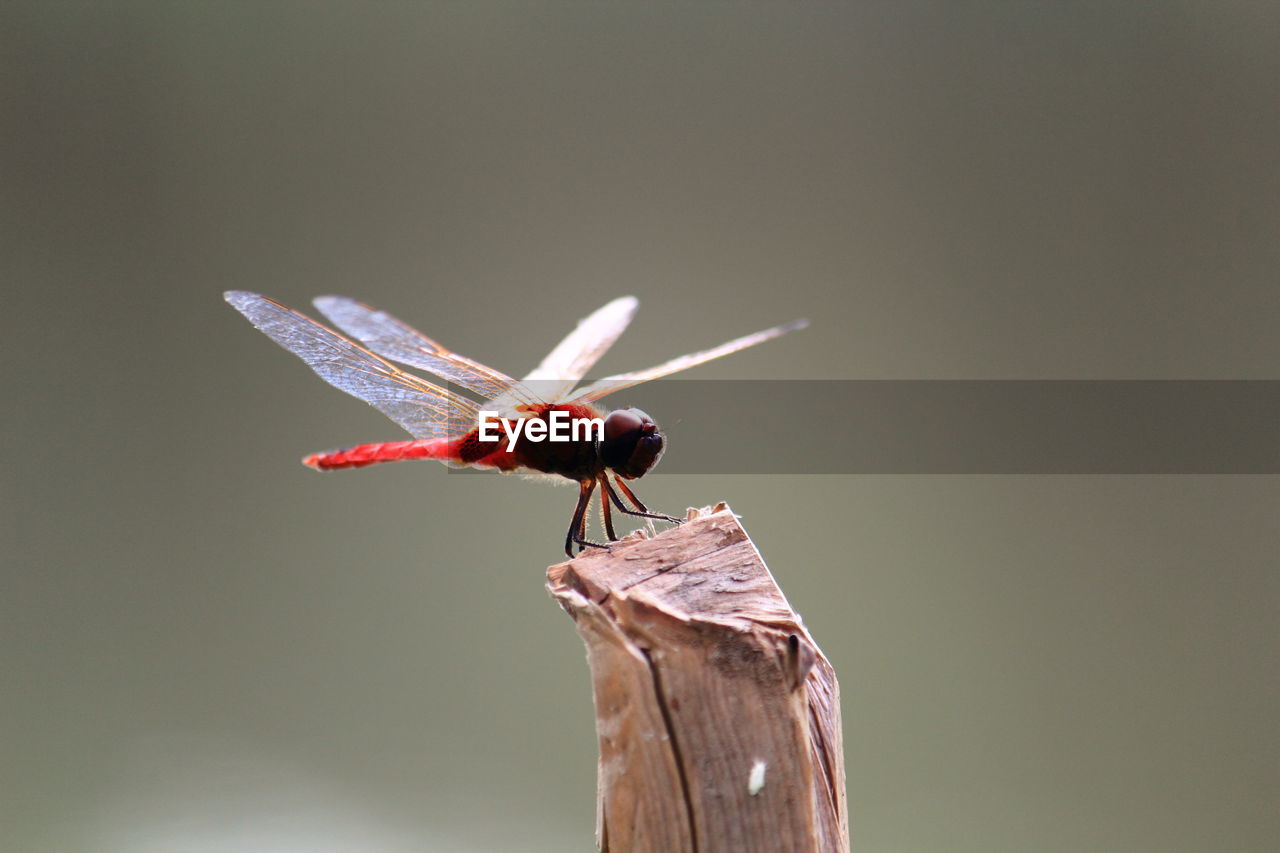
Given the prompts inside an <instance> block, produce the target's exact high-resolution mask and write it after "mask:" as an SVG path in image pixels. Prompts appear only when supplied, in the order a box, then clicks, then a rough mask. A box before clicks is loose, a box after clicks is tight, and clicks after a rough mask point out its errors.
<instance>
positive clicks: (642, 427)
mask: <svg viewBox="0 0 1280 853" xmlns="http://www.w3.org/2000/svg"><path fill="white" fill-rule="evenodd" d="M666 444H667V440H666V438H664V437H663V435H662V433H661V432H659V431H658V425H657V424H656V423H654V421H653V418H651V417H649V416H648V415H646V414H645V413H644V412H642V411H640V410H639V409H619V410H618V411H616V412H610V413H609V416H608V417H606V418H605V419H604V441H602V442H600V447H599V451H598V452H599V454H600V461H601V462H602V463H603V464H604V466H605V467H606V468H609V469H612V470H613V472H614V473H615V474H617V475H618V476H619V477H622V478H624V479H627V480H634V479H636V478H637V477H643V476H644V475H645V474H646V473H647V472H648V471H649V469H650V468H652V467H653V466H654V465H657V464H658V460H659V459H661V458H662V451H663V450H664V449H665V448H666Z"/></svg>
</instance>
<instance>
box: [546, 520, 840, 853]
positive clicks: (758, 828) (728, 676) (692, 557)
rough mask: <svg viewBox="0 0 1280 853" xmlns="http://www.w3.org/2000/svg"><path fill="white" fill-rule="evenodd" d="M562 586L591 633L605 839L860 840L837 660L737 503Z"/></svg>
mask: <svg viewBox="0 0 1280 853" xmlns="http://www.w3.org/2000/svg"><path fill="white" fill-rule="evenodd" d="M547 586H548V589H549V590H550V591H551V594H552V595H553V596H554V597H555V598H556V600H557V601H559V602H560V605H561V606H562V607H563V608H564V609H565V610H566V611H567V612H568V613H569V615H571V616H572V617H573V619H574V622H575V623H576V625H577V628H578V633H579V634H580V635H581V636H582V639H583V641H584V642H585V643H586V646H587V660H588V663H589V664H590V667H591V678H592V682H593V687H594V691H595V708H596V732H597V734H598V736H599V741H600V767H599V791H598V797H599V801H598V811H597V826H596V833H597V841H598V843H599V846H600V849H601V850H602V851H607V853H722V852H723V853H748V851H758V853H791V852H792V851H795V853H801V851H803V853H846V851H848V849H849V838H848V824H847V820H848V816H847V813H846V804H845V786H844V756H843V747H842V745H841V737H840V702H839V692H838V688H837V685H836V677H835V673H834V671H833V670H832V668H831V665H830V664H829V663H828V662H827V659H826V658H824V657H823V656H822V652H820V651H819V650H818V647H817V645H816V644H815V643H814V642H813V638H811V637H810V636H809V633H808V632H807V631H806V630H805V629H804V627H803V626H802V625H801V623H800V617H799V616H797V615H796V613H795V612H794V611H793V610H792V609H791V607H790V606H789V605H788V604H787V601H786V599H785V598H784V597H783V595H782V591H781V590H779V589H778V586H777V584H776V583H775V582H774V580H773V577H772V576H771V575H770V574H769V570H768V569H767V568H766V567H765V565H764V561H763V560H762V559H761V558H760V554H759V552H757V551H756V548H755V545H753V544H752V542H751V540H750V539H749V538H748V536H747V533H746V531H745V530H743V529H742V526H741V525H740V524H739V523H738V520H737V518H736V517H735V516H734V515H733V513H732V512H731V511H730V510H729V508H728V507H726V506H725V505H724V504H720V505H718V506H716V507H715V508H714V509H704V510H701V511H699V510H690V512H689V520H688V521H687V522H686V523H685V524H683V525H681V526H680V527H678V528H675V529H674V530H668V531H666V532H664V533H662V534H661V535H660V536H657V537H655V538H652V539H650V538H647V537H645V536H643V535H642V534H640V535H636V534H633V535H632V536H631V537H627V538H626V539H624V540H622V541H621V542H617V543H614V545H613V548H612V552H606V551H604V550H597V549H592V550H590V551H589V552H588V553H586V554H583V555H582V556H580V557H578V558H577V559H575V560H572V561H570V562H567V563H560V564H559V565H555V566H552V567H551V568H549V569H548V570H547Z"/></svg>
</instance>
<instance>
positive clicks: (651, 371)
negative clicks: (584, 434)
mask: <svg viewBox="0 0 1280 853" xmlns="http://www.w3.org/2000/svg"><path fill="white" fill-rule="evenodd" d="M807 325H809V321H808V320H796V321H795V322H793V323H787V324H786V325H784V326H774V327H773V328H772V329H766V330H764V331H763V332H756V333H755V334H753V335H746V336H744V337H741V338H735V339H734V340H731V341H729V342H728V343H725V344H721V345H720V346H718V347H715V348H713V349H709V350H703V351H702V352H694V353H690V354H689V355H682V356H680V357H679V358H673V359H671V360H670V361H667V362H663V363H662V364H659V365H658V366H656V367H650V368H648V369H646V370H635V371H632V372H631V373H620V374H618V375H617V376H606V377H605V378H604V379H601V380H600V381H599V382H596V383H594V384H592V385H588V386H587V387H585V388H583V389H582V390H580V391H578V392H577V393H575V394H574V395H573V401H574V402H578V403H591V402H594V401H595V400H599V399H600V398H601V397H604V396H605V395H607V394H612V393H613V392H614V391H620V390H622V389H623V388H630V387H631V386H633V385H639V384H640V383H641V382H648V381H649V380H651V379H659V378H661V377H663V376H670V375H671V374H672V373H678V372H679V371H681V370H688V369H689V368H690V367H694V366H696V365H699V364H702V363H703V362H706V361H711V360H712V359H714V358H720V357H721V356H725V355H728V354H729V353H734V352H737V351H738V350H744V349H746V348H747V347H753V346H755V345H756V344H762V343H764V342H765V341H768V340H772V339H774V338H776V337H778V336H780V335H785V334H786V333H787V332H793V331H795V330H796V329H803V328H804V327H805V326H807Z"/></svg>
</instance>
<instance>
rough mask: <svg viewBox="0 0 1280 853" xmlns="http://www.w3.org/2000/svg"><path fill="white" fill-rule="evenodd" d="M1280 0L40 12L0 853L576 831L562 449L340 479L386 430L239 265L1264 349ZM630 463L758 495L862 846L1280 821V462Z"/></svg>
mask: <svg viewBox="0 0 1280 853" xmlns="http://www.w3.org/2000/svg"><path fill="white" fill-rule="evenodd" d="M1278 25H1280V13H1278V12H1277V8H1276V7H1275V6H1274V5H1270V4H1261V3H1229V2H1217V3H1198V4H1197V3H1173V2H1170V3H1159V4H1157V3H1141V2H1121V3H1115V2H1111V3H995V2H986V3H977V4H955V3H950V2H936V3H925V2H893V3H860V4H813V3H773V4H768V3H735V4H716V5H712V4H693V3H688V4H673V5H661V4H648V3H646V4H630V5H620V4H590V3H556V4H551V3H521V4H516V3H510V4H490V3H479V4H477V3H448V4H440V3H436V4H418V3H324V4H321V3H266V4H258V3H235V4H227V3H207V4H205V3H168V4H163V3H157V4H133V3H93V4H54V3H39V4H35V3H29V4H21V3H19V4H14V3H10V4H6V6H5V9H4V10H3V11H2V12H0V40H2V42H3V48H2V50H0V109H2V110H3V117H2V119H3V125H2V127H3V142H2V143H0V144H3V189H2V191H0V217H2V220H0V240H2V241H3V270H2V273H3V287H4V300H3V304H2V307H0V317H2V320H0V322H3V339H2V340H3V349H4V368H5V369H4V401H5V403H4V439H5V448H6V452H5V454H4V463H3V476H2V478H0V489H2V490H3V491H2V492H0V497H2V500H3V504H4V505H3V520H4V529H3V540H2V542H0V547H2V548H3V554H2V558H3V590H2V594H0V617H2V618H0V678H2V679H3V680H2V682H0V688H2V690H3V702H2V704H0V727H2V730H0V774H2V776H0V785H2V788H3V790H2V791H0V850H4V851H15V853H27V851H59V852H60V853H61V852H62V851H93V853H117V851H130V853H132V851H146V853H151V851H166V853H168V851H181V853H188V852H189V851H201V853H203V851H227V850H235V851H255V852H256V851H286V850H288V851H293V850H298V851H309V853H310V851H350V850H360V851H373V853H383V851H388V853H404V851H472V850H486V851H491V850H521V851H556V853H560V851H571V850H584V851H585V850H589V849H591V846H592V840H591V833H592V822H593V792H594V784H595V783H594V770H595V766H594V756H595V741H594V734H593V731H592V713H591V703H590V693H589V682H588V679H587V673H586V667H585V664H584V660H583V655H582V651H581V647H580V644H579V641H578V639H577V637H576V636H575V634H574V632H573V630H572V627H571V625H570V623H569V621H568V620H567V619H566V618H565V617H564V616H563V615H562V614H561V613H560V612H559V611H558V610H557V608H556V607H555V606H554V605H553V604H552V603H551V602H550V600H549V599H548V598H547V596H546V594H545V592H544V591H543V588H542V572H543V568H544V566H545V565H546V564H547V563H549V562H552V561H554V560H555V559H556V556H557V540H558V538H559V536H560V535H561V531H562V530H563V526H564V524H565V523H566V518H567V514H568V511H569V508H570V504H571V503H572V499H573V495H572V492H571V491H568V490H564V489H552V488H548V487H547V486H544V485H541V484H537V483H528V482H524V481H520V480H513V479H507V478H501V477H497V476H492V477H457V476H450V475H449V474H447V473H446V471H445V470H444V469H443V468H440V467H438V466H428V465H403V466H385V467H384V468H382V469H370V470H366V471H361V472H354V473H351V472H348V473H345V474H334V475H329V476H320V475H317V474H315V473H313V472H311V471H307V470H305V469H303V468H302V467H300V466H299V465H298V463H297V460H298V458H299V457H301V455H302V454H304V453H306V452H309V451H314V450H319V449H324V448H328V447H333V446H338V445H343V444H349V443H354V442H360V441H373V440H380V439H393V438H396V437H398V436H399V435H400V432H399V430H398V429H397V428H396V427H395V426H394V425H393V424H391V423H390V422H388V421H386V420H385V419H383V418H382V417H381V416H380V415H378V413H376V412H375V411H373V410H372V409H369V408H368V407H366V406H363V405H361V404H360V403H358V402H356V401H354V400H352V399H350V398H348V397H345V396H343V395H341V394H339V393H337V392H336V391H333V390H332V389H329V388H327V387H326V386H324V385H323V384H322V383H321V382H319V381H318V380H317V379H315V378H314V377H313V376H312V375H311V374H310V373H309V372H308V371H307V370H306V369H305V367H303V366H302V365H301V363H299V362H298V361H296V360H295V359H293V358H292V357H290V356H289V355H287V354H286V353H285V352H283V351H282V350H280V349H278V348H277V347H275V346H274V345H272V344H271V343H270V342H269V341H268V340H267V339H266V338H264V337H263V336H261V335H259V334H258V333H257V332H255V331H254V330H253V329H252V328H250V327H249V326H248V324H246V323H245V322H244V321H243V320H242V319H241V318H240V317H238V316H237V315H236V314H235V313H234V312H233V311H231V310H230V309H229V308H228V307H227V306H226V305H224V304H223V303H222V301H221V298H220V292H221V291H222V290H224V289H227V288H245V289H251V290H258V291H262V292H265V293H268V294H270V295H273V296H275V297H276V298H279V299H281V300H283V301H285V302H286V303H289V304H292V305H295V306H296V307H299V308H305V307H306V303H307V300H308V299H309V298H310V297H311V296H312V295H315V294H320V293H327V292H337V293H346V294H350V295H354V296H357V297H359V298H362V299H365V300H368V301H370V302H373V303H375V304H377V305H380V306H383V307H386V308H389V309H391V310H393V311H394V312H396V313H397V314H399V315H401V316H403V317H404V318H405V319H406V320H408V321H410V322H412V323H414V324H416V325H419V326H420V327H422V328H423V329H424V330H426V331H427V332H429V333H430V334H432V335H435V336H437V337H439V338H441V339H442V340H443V341H445V342H446V343H447V344H449V345H451V346H453V347H455V348H457V349H459V350H461V351H462V352H464V353H466V354H468V355H471V356H473V357H475V358H478V359H480V360H483V361H486V362H489V363H491V364H493V365H494V366H496V367H499V368H500V369H504V370H507V371H510V372H520V371H523V370H525V369H527V368H528V367H531V366H532V365H533V364H534V363H536V361H537V360H538V359H539V358H540V357H541V355H542V354H543V353H544V352H545V350H546V349H547V348H548V347H549V346H550V345H551V344H552V343H554V342H555V340H557V339H558V338H559V336H560V335H561V334H563V333H564V332H565V331H567V329H568V328H570V327H571V326H572V324H573V322H574V321H575V320H576V318H577V317H579V316H581V315H582V314H585V313H586V312H587V311H589V310H591V309H592V308H594V307H596V306H597V305H599V304H602V303H603V302H605V301H606V300H607V299H609V298H612V297H614V296H618V295H621V294H624V293H634V294H636V295H637V296H639V297H640V298H641V302H642V307H641V312H640V314H639V316H638V318H637V320H636V323H635V324H634V327H633V329H632V330H631V331H630V332H629V333H628V334H627V335H626V336H625V337H624V338H623V340H622V341H620V342H619V344H618V345H617V347H616V348H615V350H614V351H613V352H611V353H610V354H609V356H608V357H607V359H606V361H605V362H604V363H603V364H602V365H601V366H602V368H604V369H605V370H606V371H609V372H612V371H613V370H621V369H628V368H631V367H639V366H644V365H647V364H651V363H654V362H656V361H658V360H660V359H664V358H666V357H668V356H671V355H676V354H678V353H681V352H685V351H688V350H690V349H694V348H698V347H701V346H703V345H709V344H714V343H718V342H720V341H721V340H724V339H727V338H729V337H732V336H734V335H737V334H740V333H743V332H746V331H749V330H753V329H756V328H761V327H763V326H766V325H770V324H773V323H776V322H782V321H784V320H788V319H791V318H792V317H795V316H808V317H810V318H811V319H812V320H813V321H814V322H813V326H812V327H811V328H810V329H808V330H807V331H805V332H802V333H799V334H796V335H792V336H790V337H789V338H787V339H784V340H782V341H779V342H775V343H771V344H769V345H768V346H767V347H762V348H760V349H758V350H755V351H752V352H749V353H744V354H741V355H738V356H735V357H734V358H732V359H728V360H725V361H723V362H720V363H717V364H714V365H709V366H707V367H705V368H702V369H700V371H699V372H698V373H697V374H696V376H697V377H698V378H715V377H732V378H754V377H762V378H788V377H803V378H908V379H910V378H1031V379H1034V378H1210V379H1211V378H1246V377H1247V378H1276V376H1277V371H1278V369H1280V336H1277V334H1276V331H1275V330H1276V328H1277V322H1278V321H1280V295H1278V291H1277V287H1276V285H1277V271H1278V269H1280V263H1277V261H1278V260H1280V258H1278V255H1280V251H1278V249H1277V247H1278V246H1280V240H1277V234H1278V233H1280V202H1278V199H1280V169H1278V167H1277V162H1278V158H1277V156H1276V153H1277V151H1278V150H1280V132H1278V106H1277V105H1278V104H1280V84H1278V83H1277V81H1280V51H1277V49H1276V45H1277V43H1280V42H1278V39H1277V36H1278V34H1280V26H1278ZM619 402H625V400H619ZM767 404H768V401H764V400H762V401H761V405H767ZM715 405H716V401H715V400H707V401H706V407H707V409H708V410H709V411H712V412H713V411H714V408H715ZM654 414H655V416H656V417H657V418H658V419H659V421H660V422H661V423H664V424H665V425H666V426H667V427H668V430H669V432H670V433H671V435H672V440H673V441H677V440H678V428H679V425H678V422H679V420H680V418H681V417H682V413H679V412H655V413H654ZM804 414H805V413H804V412H803V411H798V412H796V413H795V415H796V417H797V418H799V417H803V416H804ZM775 438H776V440H785V436H776V437H775ZM733 440H734V431H733V429H732V425H731V424H726V441H733ZM767 449H768V448H767V446H764V447H762V446H759V442H754V441H753V442H750V443H748V444H744V446H742V448H741V452H742V453H743V454H753V453H761V452H767ZM814 452H815V453H839V448H838V447H822V448H815V450H814ZM659 470H660V469H659ZM640 485H641V486H643V489H642V490H641V492H640V493H641V495H643V496H644V497H645V498H646V499H647V500H648V501H649V502H650V503H651V504H653V505H656V506H658V507H662V508H668V509H670V508H681V507H684V506H687V505H691V504H703V503H707V502H711V501H714V500H717V499H727V500H729V501H730V502H731V503H732V504H733V506H734V508H735V509H736V510H737V511H739V512H740V513H741V514H742V515H743V516H744V520H745V523H746V525H747V526H748V529H749V530H750V532H751V533H752V535H753V537H754V538H755V540H756V542H757V544H758V545H759V547H760V548H761V550H762V551H763V553H764V554H765V556H766V558H767V559H768V561H769V563H770V566H771V567H772V569H773V571H774V572H775V574H776V575H777V577H778V578H779V580H780V582H781V583H782V585H783V587H784V589H785V590H786V592H787V593H788V595H789V596H790V598H791V601H792V603H793V604H794V605H795V606H796V608H797V609H798V610H800V611H801V612H802V613H803V615H804V617H805V619H806V621H807V623H808V625H809V626H810V628H811V630H812V631H813V633H814V635H815V636H816V637H817V639H818V641H819V642H820V643H821V645H822V646H823V647H824V649H825V651H826V652H827V654H828V655H829V656H830V658H831V660H832V661H833V662H834V664H835V666H836V668H837V670H838V672H839V675H840V678H841V681H842V687H843V691H844V717H845V730H846V740H845V743H846V760H847V766H848V774H849V800H850V808H851V812H852V832H853V839H854V843H855V849H857V850H859V851H975V853H976V851H982V853H989V851H1063V853H1073V852H1074V851H1160V853H1172V851H1188V852H1190V851H1272V850H1275V849H1276V848H1277V846H1278V845H1280V832H1278V831H1277V817H1276V811H1275V804H1276V802H1277V797H1278V796H1280V780H1278V770H1277V767H1278V762H1277V737H1276V734H1277V731H1276V725H1275V719H1274V718H1275V712H1276V699H1277V682H1278V680H1277V668H1276V622H1275V611H1276V603H1277V592H1278V591H1277V581H1276V578H1277V572H1276V568H1277V565H1276V564H1277V559H1276V554H1277V546H1280V534H1278V533H1277V520H1278V518H1277V515H1278V514H1277V510H1278V509H1280V483H1277V479H1276V478H1274V477H1210V476H1201V477H1175V476H1168V477H1121V476H1115V477H1070V476H1064V477H1030V476H1027V477H929V476H916V477H893V476H879V477H857V476H832V477H821V476H813V477H799V476H796V477H785V476H769V477H764V476H760V477H745V476H667V477H663V476H661V475H660V474H656V475H654V476H652V477H650V478H648V479H646V481H644V482H643V483H641V484H640Z"/></svg>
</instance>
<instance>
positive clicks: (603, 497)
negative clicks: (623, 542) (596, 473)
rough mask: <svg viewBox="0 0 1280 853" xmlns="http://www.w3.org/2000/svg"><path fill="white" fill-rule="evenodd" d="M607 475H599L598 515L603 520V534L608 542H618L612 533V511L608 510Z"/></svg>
mask: <svg viewBox="0 0 1280 853" xmlns="http://www.w3.org/2000/svg"><path fill="white" fill-rule="evenodd" d="M606 477H607V475H605V474H601V475H600V515H601V517H602V518H603V519H604V532H605V534H606V535H607V536H608V537H609V541H610V542H617V541H618V534H616V533H614V532H613V511H612V510H611V509H610V508H609V494H608V493H609V481H608V479H606Z"/></svg>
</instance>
